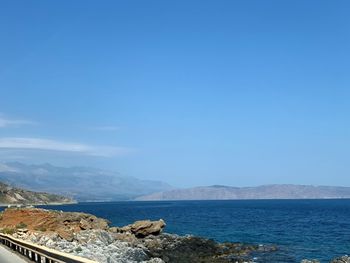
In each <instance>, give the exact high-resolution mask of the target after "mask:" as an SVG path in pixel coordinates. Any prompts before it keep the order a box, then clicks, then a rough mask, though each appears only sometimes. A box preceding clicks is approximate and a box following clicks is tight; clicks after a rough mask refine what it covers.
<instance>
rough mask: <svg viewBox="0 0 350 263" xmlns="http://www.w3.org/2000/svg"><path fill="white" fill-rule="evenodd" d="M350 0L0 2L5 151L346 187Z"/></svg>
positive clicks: (184, 182) (158, 175)
mask: <svg viewBox="0 0 350 263" xmlns="http://www.w3.org/2000/svg"><path fill="white" fill-rule="evenodd" d="M349 14H350V2H349V1H348V0H336V1H322V0H308V1H305V0H285V1H280V0H275V1H270V0H264V1H262V0H255V1H253V0H240V1H231V0H227V1H225V0H212V1H206V0H176V1H164V0H159V1H153V0H149V1H142V0H139V1H134V0H124V1H117V0H113V1H86V0H81V1H80V0H75V1H71V0H63V1H46V0H45V1H43V0H42V1H40V0H37V1H27V0H23V1H19V0H7V1H6V0H5V1H1V3H0V36H1V38H0V39H1V41H0V112H1V114H0V160H1V161H2V162H6V161H11V160H17V161H21V162H26V163H43V162H50V163H52V164H56V165H64V166H71V165H84V166H94V167H101V168H107V169H112V170H116V171H119V172H120V173H122V174H125V175H131V176H136V177H139V178H146V179H156V180H163V181H166V182H168V183H170V184H173V185H175V186H194V185H211V184H226V185H232V186H246V185H259V184H270V183H297V184H317V185H318V184H328V185H345V186H350V160H349V157H350V15H349Z"/></svg>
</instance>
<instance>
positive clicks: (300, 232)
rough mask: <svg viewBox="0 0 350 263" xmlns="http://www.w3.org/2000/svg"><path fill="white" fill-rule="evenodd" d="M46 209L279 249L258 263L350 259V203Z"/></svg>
mask: <svg viewBox="0 0 350 263" xmlns="http://www.w3.org/2000/svg"><path fill="white" fill-rule="evenodd" d="M46 208H52V209H59V210H63V211H81V212H87V213H92V214H95V215H97V216H99V217H104V218H107V219H108V220H110V221H111V222H112V224H113V225H116V226H121V225H126V224H129V223H132V222H133V221H135V220H142V219H153V220H156V219H159V218H163V219H164V220H165V221H166V222H167V227H166V231H167V232H171V233H177V234H195V235H199V236H203V237H208V238H212V239H215V240H217V241H232V242H235V241H238V242H248V243H256V244H276V245H277V246H278V247H279V251H278V252H276V253H272V254H270V253H269V254H267V255H258V262H300V260H301V259H303V258H317V259H320V260H321V262H328V261H329V260H330V259H331V258H334V257H336V256H339V255H344V254H350V200H239V201H238V200H237V201H163V202H113V203H80V204H74V205H63V206H49V207H47V206H46Z"/></svg>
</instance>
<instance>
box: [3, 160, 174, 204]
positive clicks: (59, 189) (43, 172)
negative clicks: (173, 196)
mask: <svg viewBox="0 0 350 263" xmlns="http://www.w3.org/2000/svg"><path fill="white" fill-rule="evenodd" d="M0 181H2V182H4V183H7V184H10V185H15V186H16V187H21V188H25V189H29V190H32V191H44V192H49V193H55V194H62V195H66V196H72V197H73V198H74V199H76V200H78V201H117V200H130V199H133V198H136V197H138V196H142V195H148V194H151V193H155V192H161V191H167V190H170V189H172V187H171V186H169V185H168V184H166V183H163V182H159V181H151V180H140V179H138V178H134V177H130V176H124V175H121V174H119V173H117V172H113V171H106V170H102V169H97V168H90V167H68V168H67V167H58V166H53V165H51V164H41V165H28V164H23V163H19V162H13V163H3V164H0Z"/></svg>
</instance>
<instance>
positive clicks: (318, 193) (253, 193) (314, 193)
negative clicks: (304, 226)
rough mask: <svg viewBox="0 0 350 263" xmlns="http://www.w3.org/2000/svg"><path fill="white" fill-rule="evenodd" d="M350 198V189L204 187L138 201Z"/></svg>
mask: <svg viewBox="0 0 350 263" xmlns="http://www.w3.org/2000/svg"><path fill="white" fill-rule="evenodd" d="M325 198H350V187H336V186H312V185H263V186H257V187H230V186H219V185H216V186H215V185H214V186H203V187H194V188H188V189H176V190H171V191H166V192H160V193H154V194H151V195H146V196H142V197H139V198H137V199H136V200H145V201H146V200H231V199H232V200H234V199H325Z"/></svg>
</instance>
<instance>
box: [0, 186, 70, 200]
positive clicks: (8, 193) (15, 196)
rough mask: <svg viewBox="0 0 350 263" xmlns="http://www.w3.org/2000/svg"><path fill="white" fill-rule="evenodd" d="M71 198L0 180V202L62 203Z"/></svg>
mask: <svg viewBox="0 0 350 263" xmlns="http://www.w3.org/2000/svg"><path fill="white" fill-rule="evenodd" d="M72 202H73V200H72V199H70V198H67V197H64V196H60V195H55V194H48V193H41V192H32V191H27V190H23V189H20V188H14V187H11V186H9V185H7V184H4V183H1V182H0V204H2V205H7V204H62V203H72Z"/></svg>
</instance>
